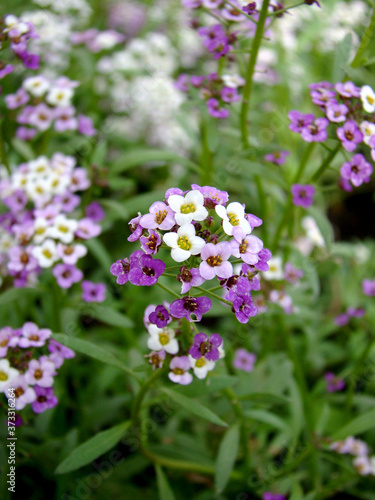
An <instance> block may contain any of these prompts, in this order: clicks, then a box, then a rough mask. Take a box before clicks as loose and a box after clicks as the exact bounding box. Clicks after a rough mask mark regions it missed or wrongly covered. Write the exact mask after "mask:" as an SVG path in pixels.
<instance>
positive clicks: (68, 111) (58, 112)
mask: <svg viewBox="0 0 375 500" xmlns="http://www.w3.org/2000/svg"><path fill="white" fill-rule="evenodd" d="M54 127H55V130H56V131H57V132H65V131H66V130H76V129H77V127H78V120H77V118H76V117H75V108H74V106H66V107H58V108H56V109H55V123H54Z"/></svg>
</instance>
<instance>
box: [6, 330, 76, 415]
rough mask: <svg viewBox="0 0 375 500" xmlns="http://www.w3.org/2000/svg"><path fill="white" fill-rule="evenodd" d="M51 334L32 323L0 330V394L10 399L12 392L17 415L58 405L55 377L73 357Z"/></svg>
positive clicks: (71, 352) (69, 350) (37, 411)
mask: <svg viewBox="0 0 375 500" xmlns="http://www.w3.org/2000/svg"><path fill="white" fill-rule="evenodd" d="M51 334H52V332H51V330H48V329H47V328H41V329H39V328H38V326H37V325H36V324H35V323H31V322H27V323H25V324H24V325H23V326H22V328H19V329H13V328H11V327H9V326H6V327H4V328H2V329H1V330H0V391H1V392H3V393H4V394H5V395H6V396H7V397H8V398H9V397H10V392H9V389H13V391H12V392H13V394H14V397H15V409H16V410H17V411H18V410H22V409H23V408H25V406H26V405H28V404H30V405H31V407H32V409H33V411H34V412H35V413H42V412H44V411H46V410H48V409H49V408H53V407H54V406H56V405H57V403H58V399H57V397H56V395H55V394H54V391H53V383H54V377H55V376H56V375H57V370H58V369H59V368H60V367H61V366H62V365H63V363H64V361H65V359H70V358H73V357H74V356H75V354H74V352H73V351H72V350H71V349H69V348H68V347H65V346H63V345H61V344H60V343H59V342H56V340H54V339H52V338H51Z"/></svg>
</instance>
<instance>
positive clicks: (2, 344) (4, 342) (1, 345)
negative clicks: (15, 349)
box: [0, 339, 9, 347]
mask: <svg viewBox="0 0 375 500" xmlns="http://www.w3.org/2000/svg"><path fill="white" fill-rule="evenodd" d="M8 342H9V340H8V339H4V340H2V341H1V342H0V347H5V346H6V345H8Z"/></svg>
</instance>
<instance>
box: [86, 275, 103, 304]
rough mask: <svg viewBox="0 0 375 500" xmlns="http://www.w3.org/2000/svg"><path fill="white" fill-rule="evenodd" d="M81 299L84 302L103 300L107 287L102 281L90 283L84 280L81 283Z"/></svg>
mask: <svg viewBox="0 0 375 500" xmlns="http://www.w3.org/2000/svg"><path fill="white" fill-rule="evenodd" d="M81 287H82V291H83V293H82V300H84V301H85V302H104V301H105V299H106V293H107V287H106V286H105V284H104V283H92V282H91V281H87V280H84V281H82V283H81Z"/></svg>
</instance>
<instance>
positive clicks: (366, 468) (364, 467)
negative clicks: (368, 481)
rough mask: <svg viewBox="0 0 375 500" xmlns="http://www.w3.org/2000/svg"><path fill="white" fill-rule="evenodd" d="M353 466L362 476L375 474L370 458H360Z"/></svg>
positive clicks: (355, 460)
mask: <svg viewBox="0 0 375 500" xmlns="http://www.w3.org/2000/svg"><path fill="white" fill-rule="evenodd" d="M353 465H354V467H355V470H356V471H357V472H358V474H360V475H361V476H368V475H369V474H373V473H374V471H373V467H372V466H371V461H370V460H369V458H368V456H360V457H357V458H355V459H354V460H353Z"/></svg>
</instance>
